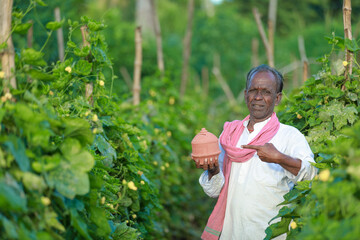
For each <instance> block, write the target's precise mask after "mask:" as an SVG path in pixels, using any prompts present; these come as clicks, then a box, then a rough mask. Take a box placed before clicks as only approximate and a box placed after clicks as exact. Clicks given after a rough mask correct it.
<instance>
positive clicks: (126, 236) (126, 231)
mask: <svg viewBox="0 0 360 240" xmlns="http://www.w3.org/2000/svg"><path fill="white" fill-rule="evenodd" d="M139 235H140V233H139V232H138V231H137V230H136V229H135V228H132V227H129V226H128V225H126V223H124V222H123V223H121V224H119V225H117V226H116V229H115V232H114V233H112V234H111V236H112V237H113V239H121V240H133V239H138V237H139Z"/></svg>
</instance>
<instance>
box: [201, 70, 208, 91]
mask: <svg viewBox="0 0 360 240" xmlns="http://www.w3.org/2000/svg"><path fill="white" fill-rule="evenodd" d="M201 79H202V90H203V93H204V96H205V97H207V96H208V94H209V69H208V67H203V68H202V69H201Z"/></svg>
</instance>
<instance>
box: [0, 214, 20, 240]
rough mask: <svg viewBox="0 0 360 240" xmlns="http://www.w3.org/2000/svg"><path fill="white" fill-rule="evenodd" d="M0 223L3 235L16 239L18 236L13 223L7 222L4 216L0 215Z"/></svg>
mask: <svg viewBox="0 0 360 240" xmlns="http://www.w3.org/2000/svg"><path fill="white" fill-rule="evenodd" d="M0 221H1V223H2V225H3V227H4V229H5V233H6V234H7V236H8V238H11V239H18V234H17V230H16V225H15V224H13V222H11V221H9V220H8V219H7V218H6V217H5V216H2V215H0Z"/></svg>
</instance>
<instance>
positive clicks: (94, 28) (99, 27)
mask: <svg viewBox="0 0 360 240" xmlns="http://www.w3.org/2000/svg"><path fill="white" fill-rule="evenodd" d="M87 26H88V28H89V29H90V31H94V32H96V31H100V30H102V29H104V28H105V27H106V26H105V25H104V24H102V23H99V22H95V21H89V22H88V24H87Z"/></svg>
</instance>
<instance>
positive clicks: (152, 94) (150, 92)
mask: <svg viewBox="0 0 360 240" xmlns="http://www.w3.org/2000/svg"><path fill="white" fill-rule="evenodd" d="M149 94H150V96H152V97H155V96H156V92H155V91H154V90H152V89H151V90H150V91H149Z"/></svg>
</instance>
